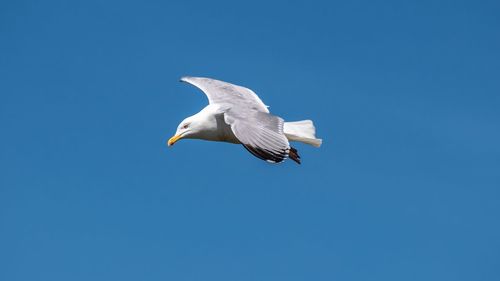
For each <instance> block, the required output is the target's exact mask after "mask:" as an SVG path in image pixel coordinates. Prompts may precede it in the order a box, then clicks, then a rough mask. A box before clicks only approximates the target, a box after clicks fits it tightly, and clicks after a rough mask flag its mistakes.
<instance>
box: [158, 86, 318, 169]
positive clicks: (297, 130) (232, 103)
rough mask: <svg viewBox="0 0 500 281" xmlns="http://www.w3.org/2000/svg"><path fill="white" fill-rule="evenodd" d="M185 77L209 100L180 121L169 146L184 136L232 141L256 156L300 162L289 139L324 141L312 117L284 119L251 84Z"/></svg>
mask: <svg viewBox="0 0 500 281" xmlns="http://www.w3.org/2000/svg"><path fill="white" fill-rule="evenodd" d="M181 81H183V82H186V83H189V84H192V85H194V86H195V87H197V88H199V89H200V90H202V91H203V92H204V93H205V95H206V96H207V97H208V103H209V104H208V105H207V106H206V107H205V108H203V109H202V110H201V111H200V112H198V113H196V114H195V115H193V116H190V117H187V118H186V119H184V120H183V121H182V122H181V123H180V124H179V127H178V128H177V132H176V133H175V135H174V136H173V137H172V138H170V139H169V140H168V146H172V145H173V144H174V143H176V142H177V141H178V140H180V139H202V140H209V141H221V142H229V143H236V144H242V145H243V146H244V147H245V148H246V149H247V150H248V151H249V152H250V153H252V154H253V155H254V156H256V157H258V158H260V159H262V160H266V161H268V162H271V163H279V162H283V161H284V160H285V159H286V158H287V157H289V158H290V159H292V160H293V161H295V162H297V163H298V164H300V156H299V155H298V153H297V150H296V149H295V148H293V147H291V146H290V144H289V141H298V142H302V143H306V144H310V145H313V146H315V147H319V146H320V145H321V142H322V140H321V139H317V138H316V136H315V133H316V129H315V128H314V125H313V122H312V121H311V120H303V121H297V122H284V121H283V119H282V118H280V117H278V116H275V115H272V114H270V113H269V110H268V107H267V106H266V105H265V104H264V103H263V102H262V101H261V100H260V98H259V97H258V96H257V95H256V94H255V93H254V92H253V91H252V90H250V89H248V88H245V87H242V86H238V85H234V84H231V83H227V82H223V81H219V80H215V79H210V78H202V77H182V78H181Z"/></svg>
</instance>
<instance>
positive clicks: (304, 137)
mask: <svg viewBox="0 0 500 281" xmlns="http://www.w3.org/2000/svg"><path fill="white" fill-rule="evenodd" d="M283 132H284V133H285V136H286V138H287V139H288V140H289V141H299V142H303V143H307V144H310V145H312V146H315V147H320V145H321V143H322V140H321V139H317V138H316V136H315V134H316V128H314V124H313V122H312V121H311V120H302V121H296V122H285V124H284V126H283Z"/></svg>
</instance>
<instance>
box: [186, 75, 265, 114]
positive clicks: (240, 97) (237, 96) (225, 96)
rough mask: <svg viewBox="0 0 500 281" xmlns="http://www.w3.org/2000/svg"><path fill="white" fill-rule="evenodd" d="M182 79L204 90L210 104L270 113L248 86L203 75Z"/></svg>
mask: <svg viewBox="0 0 500 281" xmlns="http://www.w3.org/2000/svg"><path fill="white" fill-rule="evenodd" d="M181 81H183V82H186V83H189V84H191V85H193V86H195V87H197V88H198V89H200V90H202V91H203V93H205V95H207V97H208V102H209V103H210V104H226V105H230V106H231V107H233V106H234V107H239V108H246V109H253V110H256V111H261V112H265V113H269V110H268V109H267V106H266V105H265V104H264V103H263V102H262V100H261V99H260V98H259V97H258V96H257V94H255V93H254V92H253V91H252V90H250V89H248V88H245V87H242V86H238V85H234V84H231V83H227V82H223V81H219V80H215V79H211V78H203V77H182V78H181Z"/></svg>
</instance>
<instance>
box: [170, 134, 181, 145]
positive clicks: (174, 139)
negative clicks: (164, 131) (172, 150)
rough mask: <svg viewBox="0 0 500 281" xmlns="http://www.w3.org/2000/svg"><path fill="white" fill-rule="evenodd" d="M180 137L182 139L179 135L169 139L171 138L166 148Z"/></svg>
mask: <svg viewBox="0 0 500 281" xmlns="http://www.w3.org/2000/svg"><path fill="white" fill-rule="evenodd" d="M181 137H182V136H181V135H175V136H173V137H171V138H170V139H169V140H168V142H167V145H168V146H172V145H174V143H176V142H177V141H178V140H179V139H181Z"/></svg>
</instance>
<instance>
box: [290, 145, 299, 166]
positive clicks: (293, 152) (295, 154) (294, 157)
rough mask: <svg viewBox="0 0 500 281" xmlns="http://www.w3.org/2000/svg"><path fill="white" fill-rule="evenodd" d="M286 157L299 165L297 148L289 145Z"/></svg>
mask: <svg viewBox="0 0 500 281" xmlns="http://www.w3.org/2000/svg"><path fill="white" fill-rule="evenodd" d="M288 157H289V158H290V159H292V160H293V161H295V162H296V163H297V164H299V165H300V156H299V152H298V151H297V149H295V148H293V147H290V151H289V152H288Z"/></svg>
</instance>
